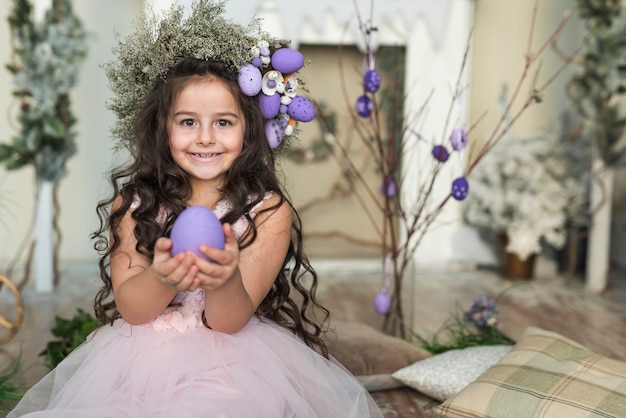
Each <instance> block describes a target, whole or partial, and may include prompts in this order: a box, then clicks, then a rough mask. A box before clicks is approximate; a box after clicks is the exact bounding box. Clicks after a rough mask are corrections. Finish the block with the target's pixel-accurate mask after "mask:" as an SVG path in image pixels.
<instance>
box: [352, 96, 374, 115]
mask: <svg viewBox="0 0 626 418" xmlns="http://www.w3.org/2000/svg"><path fill="white" fill-rule="evenodd" d="M373 110H374V102H372V99H371V98H370V97H369V96H367V95H365V94H364V95H362V96H359V98H358V99H356V112H357V113H358V114H359V116H361V117H363V118H366V117H368V116H369V115H371V114H372V111H373Z"/></svg>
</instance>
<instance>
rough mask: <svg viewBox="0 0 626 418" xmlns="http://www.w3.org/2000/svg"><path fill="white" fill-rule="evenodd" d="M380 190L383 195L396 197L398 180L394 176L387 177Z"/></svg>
mask: <svg viewBox="0 0 626 418" xmlns="http://www.w3.org/2000/svg"><path fill="white" fill-rule="evenodd" d="M380 192H381V193H382V194H383V196H386V197H389V198H391V197H395V196H396V182H395V180H394V179H393V178H392V177H387V178H386V179H385V180H383V184H382V186H381V187H380Z"/></svg>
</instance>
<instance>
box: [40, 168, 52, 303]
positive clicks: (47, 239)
mask: <svg viewBox="0 0 626 418" xmlns="http://www.w3.org/2000/svg"><path fill="white" fill-rule="evenodd" d="M53 191H54V183H53V182H51V181H45V180H39V181H38V183H37V209H36V229H35V232H36V237H35V240H36V241H35V275H36V276H35V290H36V291H37V292H38V293H50V292H52V290H53V289H54V258H53V245H54V242H53V239H52V225H53V204H52V202H53Z"/></svg>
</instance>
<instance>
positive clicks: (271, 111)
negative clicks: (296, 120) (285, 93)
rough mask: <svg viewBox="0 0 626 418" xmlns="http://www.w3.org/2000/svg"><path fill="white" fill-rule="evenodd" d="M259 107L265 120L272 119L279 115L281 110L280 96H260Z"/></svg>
mask: <svg viewBox="0 0 626 418" xmlns="http://www.w3.org/2000/svg"><path fill="white" fill-rule="evenodd" d="M259 107H260V108H261V114H262V115H263V117H264V118H265V119H272V118H274V117H276V115H278V111H279V110H280V95H278V94H274V95H272V96H268V95H266V94H260V95H259Z"/></svg>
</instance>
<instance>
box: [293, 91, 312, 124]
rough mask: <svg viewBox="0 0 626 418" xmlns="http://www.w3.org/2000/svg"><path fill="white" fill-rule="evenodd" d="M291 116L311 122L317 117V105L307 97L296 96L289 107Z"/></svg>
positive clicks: (301, 120)
mask: <svg viewBox="0 0 626 418" xmlns="http://www.w3.org/2000/svg"><path fill="white" fill-rule="evenodd" d="M287 113H288V114H289V116H291V117H292V118H294V119H295V120H298V121H300V122H309V121H311V120H313V118H314V117H315V106H313V103H311V102H310V101H309V100H308V99H307V98H306V97H302V96H296V97H294V98H293V99H292V100H291V103H290V104H289V107H288V108H287Z"/></svg>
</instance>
